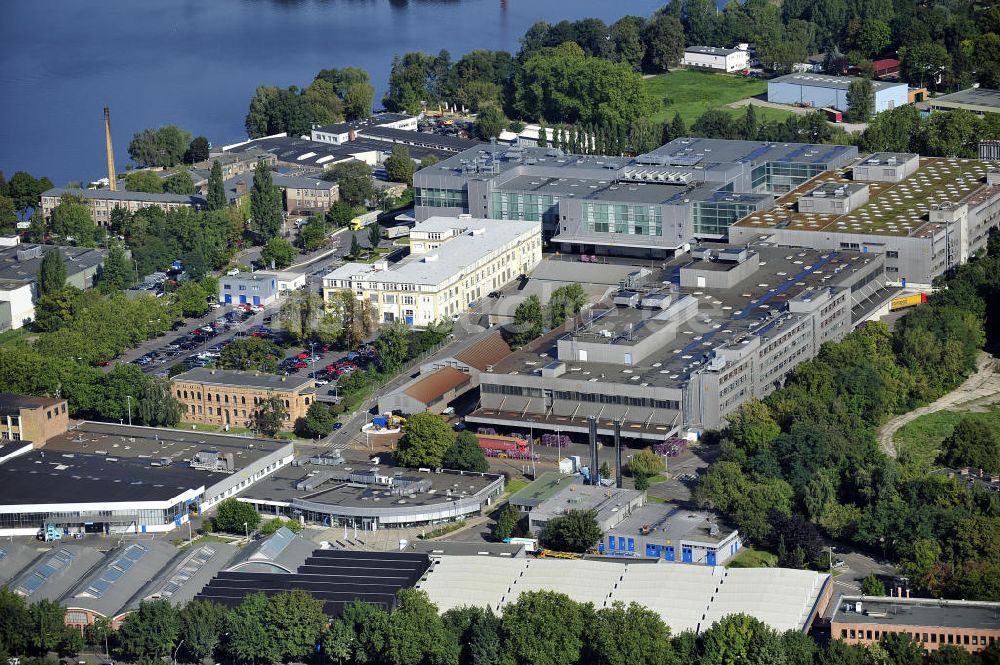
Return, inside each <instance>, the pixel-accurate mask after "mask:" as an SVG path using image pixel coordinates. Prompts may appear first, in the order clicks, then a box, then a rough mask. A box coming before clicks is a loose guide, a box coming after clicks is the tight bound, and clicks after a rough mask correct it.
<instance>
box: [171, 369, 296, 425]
mask: <svg viewBox="0 0 1000 665" xmlns="http://www.w3.org/2000/svg"><path fill="white" fill-rule="evenodd" d="M171 387H172V390H173V393H174V397H176V398H177V399H178V401H180V402H181V404H183V405H184V406H185V407H186V408H187V413H186V414H185V416H184V420H185V421H187V422H192V423H205V424H207V425H232V426H235V427H252V426H253V419H254V414H255V413H256V412H257V410H258V407H259V405H260V404H261V403H263V402H264V401H265V400H267V399H268V398H270V397H278V398H279V399H281V401H282V403H283V404H284V406H285V409H286V410H287V411H288V415H287V417H286V418H285V422H284V423H283V424H282V428H283V429H291V428H292V427H293V425H294V424H295V421H296V419H298V418H303V417H305V415H306V411H307V410H308V409H309V405H310V404H312V402H313V400H314V399H315V394H314V392H315V390H314V384H313V379H311V378H309V377H308V376H306V375H303V376H278V375H277V374H265V373H262V372H237V371H232V370H216V369H203V368H196V369H192V370H189V371H187V372H184V373H183V374H178V375H177V376H175V377H174V378H173V381H172V384H171Z"/></svg>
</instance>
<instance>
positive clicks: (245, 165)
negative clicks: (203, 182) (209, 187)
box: [203, 148, 278, 180]
mask: <svg viewBox="0 0 1000 665" xmlns="http://www.w3.org/2000/svg"><path fill="white" fill-rule="evenodd" d="M215 161H217V162H219V168H221V169H222V179H223V180H229V179H230V178H235V177H236V176H238V175H239V174H241V173H253V171H254V169H256V168H257V164H259V163H260V162H264V163H265V164H267V166H268V168H274V165H275V164H276V163H277V161H278V159H277V157H275V156H274V155H273V154H271V153H269V152H267V151H266V150H260V149H255V148H251V149H248V150H246V151H243V152H220V153H218V154H215V155H213V156H212V157H210V158H209V160H208V161H207V162H205V163H204V165H203V168H204V169H205V170H206V171H209V170H210V169H211V168H212V162H215Z"/></svg>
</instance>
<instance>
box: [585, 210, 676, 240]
mask: <svg viewBox="0 0 1000 665" xmlns="http://www.w3.org/2000/svg"><path fill="white" fill-rule="evenodd" d="M581 207H582V209H583V227H584V228H585V229H586V230H587V231H588V232H590V233H621V234H626V235H636V236H660V235H661V234H662V233H663V213H662V212H660V208H659V206H643V205H628V204H620V203H591V202H585V203H583V205H582V206H581Z"/></svg>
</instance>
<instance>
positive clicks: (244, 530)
mask: <svg viewBox="0 0 1000 665" xmlns="http://www.w3.org/2000/svg"><path fill="white" fill-rule="evenodd" d="M243 532H244V533H246V535H247V542H248V543H249V542H250V527H249V526H247V523H246V522H244V523H243Z"/></svg>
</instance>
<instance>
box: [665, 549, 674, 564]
mask: <svg viewBox="0 0 1000 665" xmlns="http://www.w3.org/2000/svg"><path fill="white" fill-rule="evenodd" d="M663 558H664V559H666V560H667V561H673V560H674V546H673V545H667V546H666V547H664V548H663Z"/></svg>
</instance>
